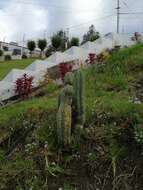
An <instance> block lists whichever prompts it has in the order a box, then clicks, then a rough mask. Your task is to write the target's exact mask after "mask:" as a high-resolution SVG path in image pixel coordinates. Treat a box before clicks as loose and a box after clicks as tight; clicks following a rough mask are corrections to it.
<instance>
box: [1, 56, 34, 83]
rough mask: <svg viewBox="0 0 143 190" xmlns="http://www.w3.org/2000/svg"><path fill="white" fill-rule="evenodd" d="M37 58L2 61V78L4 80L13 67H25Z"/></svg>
mask: <svg viewBox="0 0 143 190" xmlns="http://www.w3.org/2000/svg"><path fill="white" fill-rule="evenodd" d="M34 60H35V59H23V60H11V61H2V62H0V80H2V79H3V78H4V77H5V76H6V75H7V74H8V73H9V71H10V70H11V69H24V68H25V67H27V66H28V65H30V64H31V63H32V62H33V61H34Z"/></svg>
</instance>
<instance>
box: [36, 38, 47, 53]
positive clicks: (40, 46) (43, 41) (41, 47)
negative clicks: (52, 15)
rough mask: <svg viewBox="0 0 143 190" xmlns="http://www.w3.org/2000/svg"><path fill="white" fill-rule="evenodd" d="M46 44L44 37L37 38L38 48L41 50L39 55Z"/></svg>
mask: <svg viewBox="0 0 143 190" xmlns="http://www.w3.org/2000/svg"><path fill="white" fill-rule="evenodd" d="M46 46H47V40H46V39H39V40H38V48H39V49H40V50H41V56H42V52H43V51H44V49H45V48H46Z"/></svg>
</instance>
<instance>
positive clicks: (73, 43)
mask: <svg viewBox="0 0 143 190" xmlns="http://www.w3.org/2000/svg"><path fill="white" fill-rule="evenodd" d="M70 46H71V47H72V46H79V38H76V37H73V38H72V39H71V41H70Z"/></svg>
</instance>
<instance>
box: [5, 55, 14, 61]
mask: <svg viewBox="0 0 143 190" xmlns="http://www.w3.org/2000/svg"><path fill="white" fill-rule="evenodd" d="M11 59H12V58H11V55H5V56H4V60H5V61H10V60H11Z"/></svg>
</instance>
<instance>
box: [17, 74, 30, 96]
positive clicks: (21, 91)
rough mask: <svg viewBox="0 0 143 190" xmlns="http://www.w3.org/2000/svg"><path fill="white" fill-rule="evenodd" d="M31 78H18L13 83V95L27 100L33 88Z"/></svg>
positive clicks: (25, 76)
mask: <svg viewBox="0 0 143 190" xmlns="http://www.w3.org/2000/svg"><path fill="white" fill-rule="evenodd" d="M32 83H33V77H31V76H28V75H27V74H24V75H23V76H22V77H21V78H18V79H17V80H16V82H15V93H16V94H18V95H19V96H20V98H22V99H25V98H28V97H29V95H30V94H31V92H32V88H33V84H32Z"/></svg>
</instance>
